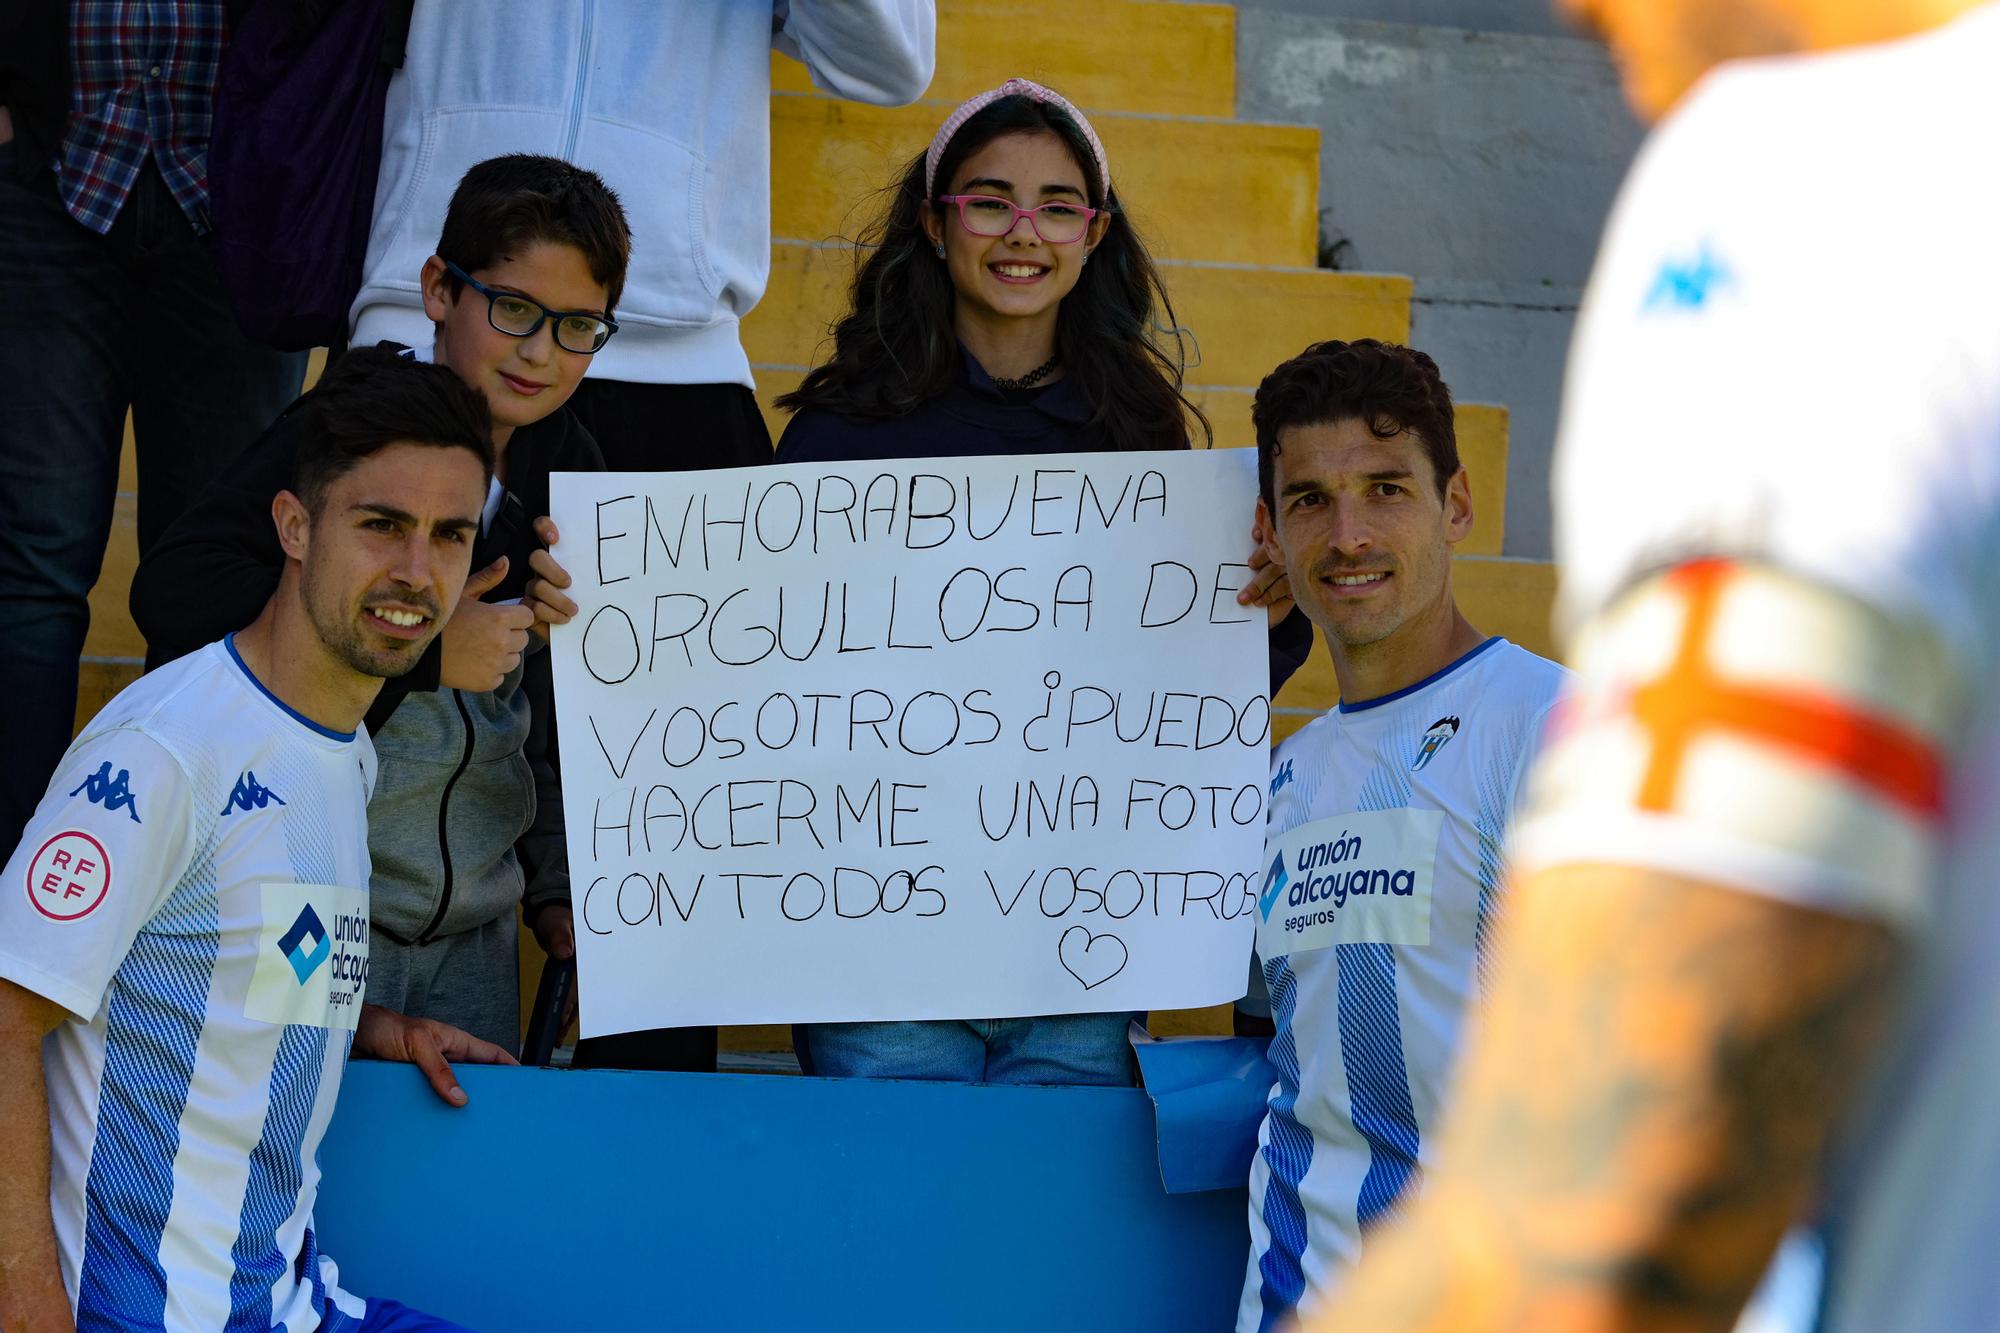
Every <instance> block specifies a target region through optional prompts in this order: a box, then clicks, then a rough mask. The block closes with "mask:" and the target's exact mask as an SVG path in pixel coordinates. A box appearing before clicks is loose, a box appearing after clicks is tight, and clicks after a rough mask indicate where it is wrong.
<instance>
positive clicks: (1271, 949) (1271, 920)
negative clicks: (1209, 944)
mask: <svg viewBox="0 0 2000 1333" xmlns="http://www.w3.org/2000/svg"><path fill="white" fill-rule="evenodd" d="M1443 829H1444V813H1443V812H1442V811H1439V810H1366V811H1361V812H1358V813H1355V814H1348V815H1337V816H1335V817H1333V818H1331V819H1316V820H1313V821H1312V822H1311V823H1309V824H1301V825H1299V826H1298V827H1297V828H1295V829H1292V830H1290V831H1289V832H1287V833H1284V834H1282V835H1280V836H1279V837H1277V838H1275V839H1273V840H1272V841H1271V842H1270V843H1269V844H1267V845H1266V846H1265V848H1264V854H1265V855H1266V856H1267V857H1269V858H1270V860H1269V861H1268V862H1267V865H1268V867H1269V868H1268V869H1267V870H1266V871H1265V874H1264V884H1263V888H1262V892H1260V893H1259V894H1258V900H1257V908H1258V911H1259V913H1260V915H1261V918H1262V919H1261V920H1260V921H1259V922H1258V924H1257V953H1258V956H1259V957H1262V958H1266V959H1270V958H1282V957H1284V956H1285V955H1287V954H1295V953H1303V952H1306V951H1307V950H1311V949H1324V948H1326V947H1327V946H1328V945H1332V944H1429V943H1430V942H1431V880H1432V876H1433V872H1434V870H1435V867H1436V864H1437V846H1438V836H1439V834H1440V833H1442V832H1443Z"/></svg>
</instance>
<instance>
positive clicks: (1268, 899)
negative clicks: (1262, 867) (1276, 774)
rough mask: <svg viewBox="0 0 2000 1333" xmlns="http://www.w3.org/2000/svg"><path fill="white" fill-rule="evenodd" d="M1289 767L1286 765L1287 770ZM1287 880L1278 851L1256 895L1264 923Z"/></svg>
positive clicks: (1281, 856) (1282, 858) (1281, 854)
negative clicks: (1260, 890) (1262, 889)
mask: <svg viewBox="0 0 2000 1333" xmlns="http://www.w3.org/2000/svg"><path fill="white" fill-rule="evenodd" d="M1290 767H1291V765H1289V764H1287V765H1286V768H1287V769H1289V768H1290ZM1288 878H1289V877H1288V876H1287V875H1286V874H1285V854H1284V852H1282V851H1280V852H1279V853H1278V854H1277V855H1276V856H1274V857H1272V858H1271V868H1270V869H1269V870H1267V871H1265V872H1264V891H1263V892H1262V893H1260V894H1258V895H1257V907H1258V909H1259V910H1260V911H1262V912H1263V914H1264V919H1265V920H1266V921H1269V920H1270V919H1271V909H1272V908H1273V907H1275V906H1276V905H1277V902H1278V895H1279V894H1280V893H1283V892H1284V891H1285V884H1286V881H1287V879H1288Z"/></svg>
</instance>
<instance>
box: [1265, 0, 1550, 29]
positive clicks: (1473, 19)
mask: <svg viewBox="0 0 2000 1333" xmlns="http://www.w3.org/2000/svg"><path fill="white" fill-rule="evenodd" d="M1236 7H1237V8H1238V9H1271V10H1284V11H1287V12H1290V13H1293V14H1308V15H1311V16H1313V17H1315V18H1341V19H1370V20H1373V21H1375V22H1377V23H1417V24H1423V25H1425V26H1428V27H1433V28H1469V29H1471V30H1472V31H1474V32H1514V33H1524V34H1527V35H1530V36H1535V37H1573V36H1576V35H1577V34H1576V32H1575V30H1574V29H1573V28H1571V26H1570V25H1569V24H1568V23H1567V22H1565V21H1564V20H1563V19H1561V18H1558V17H1557V15H1556V7H1555V3H1554V0H1236Z"/></svg>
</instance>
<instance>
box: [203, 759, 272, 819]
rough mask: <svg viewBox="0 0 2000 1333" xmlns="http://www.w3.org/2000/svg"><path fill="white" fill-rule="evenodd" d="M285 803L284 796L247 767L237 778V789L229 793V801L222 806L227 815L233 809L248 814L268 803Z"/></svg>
mask: <svg viewBox="0 0 2000 1333" xmlns="http://www.w3.org/2000/svg"><path fill="white" fill-rule="evenodd" d="M284 803H285V798H284V797H282V796H280V795H278V793H276V792H274V791H272V790H271V789H270V788H269V787H266V786H265V785H264V784H263V783H261V782H259V781H257V775H256V774H255V773H253V772H252V771H251V770H249V769H247V768H246V769H244V770H243V776H242V777H240V778H238V779H236V789H235V790H234V791H232V792H230V793H229V801H228V803H227V804H225V805H224V806H223V807H222V813H223V814H224V815H226V814H228V813H229V812H230V811H232V810H241V811H242V812H243V813H244V814H246V815H247V814H249V813H250V812H251V811H253V810H262V809H263V808H264V807H265V806H267V805H283V804H284ZM218 818H220V816H218Z"/></svg>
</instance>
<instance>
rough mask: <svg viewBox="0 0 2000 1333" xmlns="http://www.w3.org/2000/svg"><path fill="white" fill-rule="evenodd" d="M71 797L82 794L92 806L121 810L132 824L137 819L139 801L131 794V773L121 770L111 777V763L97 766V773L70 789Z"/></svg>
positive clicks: (107, 762)
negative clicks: (129, 818) (130, 819)
mask: <svg viewBox="0 0 2000 1333" xmlns="http://www.w3.org/2000/svg"><path fill="white" fill-rule="evenodd" d="M69 794H70V795H71V796H76V795H78V794H82V795H83V798H84V799H85V800H87V801H89V802H90V803H91V804H92V805H101V806H103V807H104V808H105V809H106V810H109V811H112V812H114V813H115V812H117V811H119V810H123V811H124V812H125V813H126V814H128V815H130V816H131V817H132V822H133V823H134V824H137V823H140V822H142V821H141V820H140V818H139V799H138V797H136V796H134V795H133V794H132V771H131V770H130V769H126V768H121V769H119V770H118V776H117V777H115V778H114V777H112V776H111V761H110V760H109V759H107V760H105V761H104V762H103V763H101V764H99V765H98V766H97V771H96V772H95V773H92V774H91V775H90V776H89V777H87V778H85V779H84V780H83V781H82V782H79V783H77V784H76V786H75V787H73V788H71V789H70V793H69Z"/></svg>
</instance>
